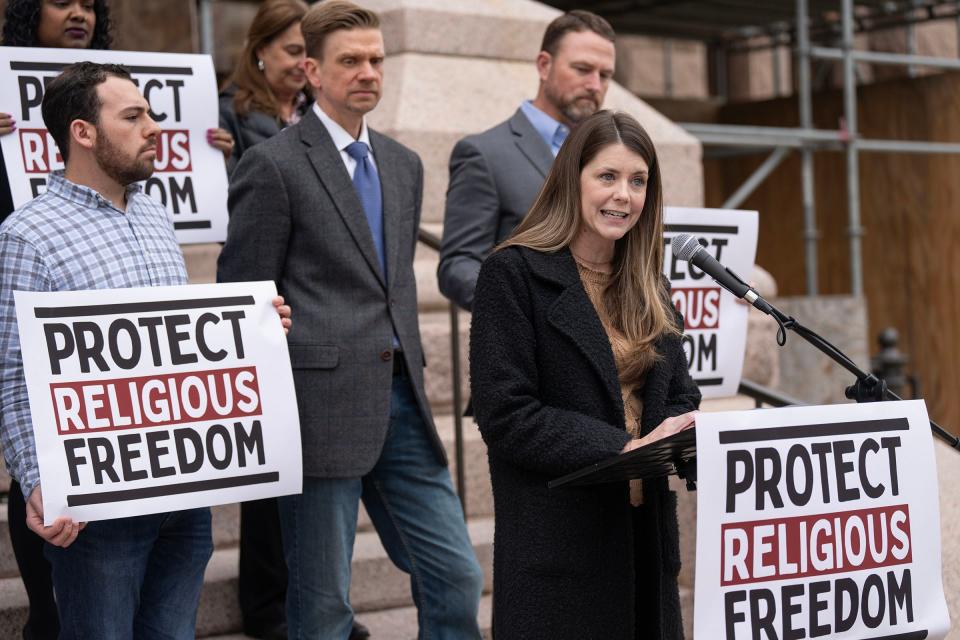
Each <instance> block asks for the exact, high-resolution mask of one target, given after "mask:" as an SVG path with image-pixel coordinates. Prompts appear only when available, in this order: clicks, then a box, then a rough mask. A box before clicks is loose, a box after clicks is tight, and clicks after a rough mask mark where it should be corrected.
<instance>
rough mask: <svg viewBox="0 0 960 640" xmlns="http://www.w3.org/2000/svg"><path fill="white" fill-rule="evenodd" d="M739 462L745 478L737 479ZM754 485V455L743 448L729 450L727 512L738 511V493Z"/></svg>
mask: <svg viewBox="0 0 960 640" xmlns="http://www.w3.org/2000/svg"><path fill="white" fill-rule="evenodd" d="M737 463H741V464H742V465H743V480H740V481H737V467H736V465H737ZM751 485H753V456H751V455H750V452H749V451H745V450H743V449H731V450H729V451H727V513H733V512H734V511H736V506H737V495H739V494H741V493H743V492H745V491H746V490H747V489H749V488H750V486H751Z"/></svg>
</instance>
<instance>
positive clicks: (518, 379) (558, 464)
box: [470, 111, 700, 640]
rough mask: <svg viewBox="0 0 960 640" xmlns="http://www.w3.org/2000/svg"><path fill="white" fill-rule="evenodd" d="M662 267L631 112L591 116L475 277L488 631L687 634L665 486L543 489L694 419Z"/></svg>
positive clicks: (654, 204) (655, 214)
mask: <svg viewBox="0 0 960 640" xmlns="http://www.w3.org/2000/svg"><path fill="white" fill-rule="evenodd" d="M662 265H663V211H662V197H661V175H660V166H659V164H658V162H657V156H656V151H655V150H654V147H653V143H652V142H651V140H650V138H649V136H648V135H647V133H646V132H645V131H644V130H643V128H642V127H641V126H640V125H639V124H638V123H637V121H636V120H634V119H633V118H632V117H630V116H628V115H626V114H623V113H611V112H609V111H600V112H597V113H596V114H594V115H593V116H591V117H590V118H588V119H587V120H585V121H584V122H582V123H581V124H580V125H579V126H578V127H577V128H576V129H575V130H574V132H573V133H571V135H570V137H569V138H568V139H567V141H566V142H565V143H564V145H563V147H562V148H561V149H560V153H559V154H558V155H557V158H556V161H555V162H554V164H553V168H552V169H551V171H550V174H549V175H548V176H547V180H546V182H545V183H544V186H543V189H542V190H541V192H540V194H539V196H538V197H537V200H536V202H535V203H534V205H533V207H532V208H531V210H530V212H529V213H528V214H527V216H526V218H525V219H524V220H523V222H522V223H521V224H520V226H519V227H518V228H517V229H516V231H515V232H514V234H513V235H512V236H511V237H510V238H509V239H507V240H506V241H505V242H504V243H503V244H502V245H501V246H500V247H498V248H497V250H496V251H495V252H494V253H493V254H492V255H491V256H490V257H489V258H488V259H487V260H486V261H485V262H484V264H483V267H482V269H481V271H480V278H479V280H478V282H477V289H476V298H475V302H474V309H473V323H472V328H471V338H470V364H471V378H472V380H471V391H472V394H473V403H474V410H475V412H476V420H477V424H478V425H479V427H480V431H481V433H482V435H483V439H484V441H485V442H486V443H487V447H488V451H489V461H490V475H491V480H492V484H493V494H494V507H495V517H496V535H495V540H494V576H495V580H494V637H497V638H520V637H522V638H543V639H544V640H548V639H549V640H562V639H564V638H570V639H571V640H573V639H576V640H584V639H586V638H597V639H600V638H603V639H608V638H617V639H618V640H619V639H628V638H654V639H657V640H661V639H663V640H673V639H677V640H679V639H682V638H683V630H682V623H681V616H680V602H679V595H678V590H677V574H678V572H679V569H680V561H679V551H678V546H677V515H676V496H675V495H674V494H673V493H672V492H670V491H669V490H668V489H667V482H666V479H665V478H659V479H656V480H647V481H644V482H643V483H642V486H641V485H640V483H639V482H636V481H634V482H633V483H630V485H628V484H627V483H626V482H624V483H615V484H607V485H598V486H596V487H588V488H577V489H558V490H549V489H547V482H548V481H549V480H551V479H554V478H556V477H558V476H562V475H564V474H567V473H570V472H572V471H575V470H577V469H580V468H582V467H584V466H587V465H589V464H592V463H595V462H599V461H601V460H604V459H607V458H610V457H612V456H615V455H617V454H619V453H621V452H625V451H629V450H631V449H634V448H636V447H638V446H642V445H644V444H647V443H649V442H652V441H654V440H657V439H659V438H662V437H665V436H668V435H671V434H673V433H676V432H677V431H680V430H682V429H685V428H687V427H689V426H691V425H692V424H693V421H694V417H695V414H694V413H693V411H694V410H695V409H696V408H697V406H698V405H699V402H700V392H699V391H698V389H697V387H696V385H695V384H694V382H693V380H692V379H691V378H690V375H689V373H688V371H687V361H686V357H685V355H684V352H683V349H682V348H681V344H680V337H681V335H680V334H681V331H682V327H683V324H682V320H681V319H680V317H679V315H678V314H677V313H676V312H675V310H674V309H673V307H672V306H671V304H670V298H669V292H668V285H667V282H666V280H665V279H664V278H663V276H662V275H661V268H662Z"/></svg>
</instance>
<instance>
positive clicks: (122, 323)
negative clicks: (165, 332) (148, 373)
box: [107, 318, 140, 369]
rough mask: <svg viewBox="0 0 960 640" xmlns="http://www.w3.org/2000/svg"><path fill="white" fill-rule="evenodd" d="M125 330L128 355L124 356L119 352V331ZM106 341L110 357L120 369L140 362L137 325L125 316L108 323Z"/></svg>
mask: <svg viewBox="0 0 960 640" xmlns="http://www.w3.org/2000/svg"><path fill="white" fill-rule="evenodd" d="M121 331H126V333H127V335H128V336H129V337H130V357H128V358H124V357H123V356H122V355H121V353H120V332H121ZM107 343H108V344H109V346H110V357H111V358H113V361H114V362H116V363H117V365H118V366H119V367H120V368H121V369H133V368H134V367H135V366H137V365H138V364H139V363H140V333H139V332H138V331H137V325H135V324H133V322H131V321H130V320H127V319H126V318H120V319H118V320H114V321H113V322H111V323H110V329H109V330H108V331H107Z"/></svg>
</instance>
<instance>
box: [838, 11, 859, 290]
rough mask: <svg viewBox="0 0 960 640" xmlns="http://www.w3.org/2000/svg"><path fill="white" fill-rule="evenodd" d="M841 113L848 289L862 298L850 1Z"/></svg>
mask: <svg viewBox="0 0 960 640" xmlns="http://www.w3.org/2000/svg"><path fill="white" fill-rule="evenodd" d="M842 23H843V25H842V26H843V51H844V53H845V55H844V57H843V111H844V117H845V119H846V123H847V135H848V139H847V141H846V146H847V148H846V153H847V218H848V221H849V228H848V229H847V234H848V235H849V238H850V289H851V291H850V292H851V293H852V294H853V295H855V296H862V295H863V258H862V256H861V253H860V239H861V237H862V236H863V228H862V227H861V226H860V158H859V151H858V149H857V135H858V131H857V79H856V75H855V68H854V67H855V65H856V58H855V57H854V56H853V46H854V42H853V0H843V17H842Z"/></svg>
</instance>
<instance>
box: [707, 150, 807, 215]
mask: <svg viewBox="0 0 960 640" xmlns="http://www.w3.org/2000/svg"><path fill="white" fill-rule="evenodd" d="M790 151H791V149H790V147H777V148H776V149H774V150H773V153H771V154H770V155H769V156H767V159H766V160H764V161H763V163H762V164H761V165H760V166H759V167H757V169H756V171H754V172H753V173H752V174H750V177H749V178H747V179H746V180H744V182H743V184H742V185H740V188H739V189H737V190H736V192H735V193H734V194H733V195H732V196H730V197H729V198H727V201H726V202H724V203H723V204H722V205H720V208H721V209H736V208H737V207H739V206H740V205H741V204H743V201H744V200H746V199H747V198H749V197H750V194H751V193H753V192H754V190H755V189H756V188H757V187H759V186H760V185H761V184H762V183H763V181H764V180H766V179H767V176H769V175H770V174H771V173H773V172H774V170H775V169H776V168H777V167H779V166H780V163H781V162H783V159H784V158H786V157H787V155H789V153H790Z"/></svg>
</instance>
